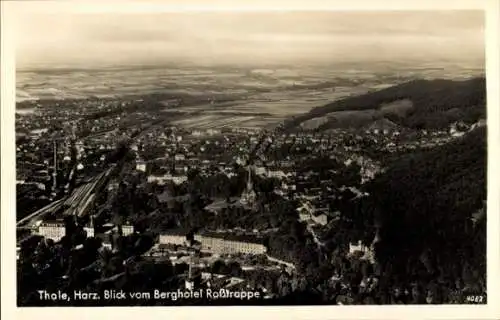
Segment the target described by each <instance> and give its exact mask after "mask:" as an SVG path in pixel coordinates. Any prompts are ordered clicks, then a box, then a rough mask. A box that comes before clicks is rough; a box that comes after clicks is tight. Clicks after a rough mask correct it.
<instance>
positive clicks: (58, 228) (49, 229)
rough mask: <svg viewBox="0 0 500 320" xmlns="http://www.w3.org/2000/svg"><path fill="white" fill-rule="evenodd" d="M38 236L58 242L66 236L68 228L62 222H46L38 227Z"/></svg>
mask: <svg viewBox="0 0 500 320" xmlns="http://www.w3.org/2000/svg"><path fill="white" fill-rule="evenodd" d="M38 234H39V235H41V236H43V237H45V238H47V239H52V240H54V241H55V242H58V241H60V240H61V239H62V238H63V237H64V236H65V235H66V226H65V225H64V222H62V221H45V222H42V223H41V224H40V226H39V227H38Z"/></svg>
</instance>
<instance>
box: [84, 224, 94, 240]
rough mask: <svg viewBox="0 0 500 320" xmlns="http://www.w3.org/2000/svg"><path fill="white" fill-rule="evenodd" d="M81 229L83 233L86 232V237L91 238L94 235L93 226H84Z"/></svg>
mask: <svg viewBox="0 0 500 320" xmlns="http://www.w3.org/2000/svg"><path fill="white" fill-rule="evenodd" d="M83 231H85V233H86V234H87V238H92V237H94V236H95V230H94V227H90V226H85V227H83Z"/></svg>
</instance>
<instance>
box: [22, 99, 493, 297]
mask: <svg viewBox="0 0 500 320" xmlns="http://www.w3.org/2000/svg"><path fill="white" fill-rule="evenodd" d="M147 103H151V101H148V100H147V99H144V98H136V97H134V98H131V99H129V100H126V99H124V100H123V101H121V100H113V99H102V100H99V99H89V100H81V101H80V100H75V101H70V100H68V101H64V100H62V101H58V102H57V103H55V104H54V105H53V106H52V107H50V106H48V105H44V106H42V105H40V104H37V102H34V103H33V105H31V106H30V110H31V112H25V113H18V114H17V115H16V116H17V119H16V120H17V121H16V126H17V137H16V139H17V190H16V191H17V197H18V202H17V203H18V205H17V220H18V223H17V228H18V232H17V236H18V267H19V268H23V270H24V271H23V279H22V281H23V282H24V286H25V287H23V285H21V290H29V289H23V288H29V287H30V286H29V285H27V284H26V283H27V281H28V280H30V281H35V282H36V283H37V285H38V286H37V288H38V290H41V288H45V289H46V290H47V288H52V289H55V290H57V289H61V288H73V289H76V288H77V289H79V290H91V289H92V290H103V289H104V288H115V286H116V285H117V283H124V284H123V286H124V288H129V289H134V290H136V289H137V290H139V288H136V287H135V286H139V287H140V289H158V290H167V289H169V290H178V289H182V290H196V289H200V288H212V289H214V290H215V289H228V290H240V291H241V290H251V291H258V292H261V295H256V296H260V297H261V298H260V300H261V299H265V300H269V301H273V300H274V301H282V300H279V299H284V298H285V297H290V296H292V297H293V294H294V293H297V292H298V293H300V292H305V291H306V290H308V292H316V293H317V294H319V295H327V294H328V292H331V291H332V290H337V291H339V292H342V294H336V295H335V301H334V303H336V304H355V303H372V302H373V299H374V298H373V297H371V296H370V293H371V292H376V290H377V281H378V280H377V279H378V277H379V276H380V273H379V271H378V270H377V261H376V259H375V255H374V247H375V246H376V244H377V241H378V239H379V236H378V226H377V223H376V221H375V220H374V221H366V222H365V223H366V224H368V228H369V229H370V230H372V232H371V236H370V238H369V239H367V238H366V237H363V236H361V235H360V232H359V230H357V229H358V228H359V226H357V223H355V222H353V221H354V220H355V217H354V216H353V215H355V211H354V210H352V203H353V202H355V201H354V200H355V199H359V198H363V197H367V196H369V194H368V193H367V192H365V191H364V190H363V186H364V184H365V183H367V182H368V181H370V180H372V179H373V178H374V177H376V176H377V175H378V174H380V173H381V172H383V171H384V170H385V167H386V166H387V165H388V164H389V162H390V160H391V158H392V157H393V156H395V155H401V154H404V153H405V152H411V151H412V150H415V149H431V148H434V147H436V146H439V145H442V144H446V143H448V142H449V141H451V140H453V139H456V138H459V137H461V136H462V135H464V134H465V133H466V132H468V131H470V130H473V129H475V128H476V127H480V126H484V125H485V121H484V120H481V121H479V122H477V123H475V124H473V125H466V124H464V123H454V124H453V125H451V126H450V128H449V130H434V131H431V130H410V129H405V128H401V127H398V126H396V125H394V124H391V123H389V124H388V123H384V122H383V121H381V122H374V123H373V124H372V125H370V126H368V127H365V128H362V129H332V130H328V131H326V132H325V131H324V132H315V131H313V130H295V131H292V132H290V131H286V130H283V128H282V127H281V126H280V125H277V126H276V127H274V128H270V129H268V128H255V127H235V126H231V125H222V126H220V127H210V128H183V127H181V126H176V125H173V119H177V118H179V117H185V116H186V114H184V113H179V112H177V111H175V110H168V111H167V112H164V111H158V110H155V109H152V108H144V107H141V106H143V105H144V104H147ZM179 104H180V105H182V103H176V106H178V105H179ZM131 106H132V109H131V108H130V107H131ZM365 228H366V226H365ZM352 268H356V269H357V270H362V271H360V274H361V276H360V277H358V275H357V274H356V275H354V276H352V275H351V276H349V275H346V274H345V272H344V271H345V270H347V269H352ZM138 279H142V280H138ZM31 285H33V284H32V283H31ZM353 291H354V292H356V293H358V292H363V293H366V294H364V295H362V296H363V297H364V298H363V299H364V300H363V301H356V300H355V298H354V295H353V294H352V292H353ZM407 291H408V290H407ZM25 293H26V294H24V295H20V296H23V297H25V299H28V302H27V301H24V303H28V304H29V303H33V304H34V305H40V304H41V305H43V302H44V301H37V299H36V296H37V295H36V291H35V292H34V294H30V293H29V292H25ZM406 295H411V293H410V292H406ZM313 297H314V295H312V296H311V299H313ZM29 299H31V300H29ZM321 299H323V301H329V300H328V299H330V297H323V298H320V300H321ZM201 300H202V299H201ZM201 300H200V301H198V302H197V303H204V302H203V301H201ZM260 300H259V301H258V302H255V301H253V300H248V301H246V302H245V303H254V304H261V303H262V301H260ZM45 302H46V301H45ZM129 302H130V301H128V302H127V301H118V302H116V301H115V303H124V304H127V303H129ZM108 303H112V302H109V301H108ZM157 303H167V302H166V301H163V302H162V301H159V302H157ZM168 303H173V304H175V303H187V302H186V301H185V300H182V301H180V300H179V301H170V302H168ZM193 303H195V302H193Z"/></svg>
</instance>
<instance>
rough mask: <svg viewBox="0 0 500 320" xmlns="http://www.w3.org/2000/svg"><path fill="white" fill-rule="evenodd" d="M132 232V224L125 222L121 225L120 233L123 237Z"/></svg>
mask: <svg viewBox="0 0 500 320" xmlns="http://www.w3.org/2000/svg"><path fill="white" fill-rule="evenodd" d="M133 233H134V226H133V225H130V224H125V225H123V226H122V234H123V236H124V237H126V236H128V235H131V234H133Z"/></svg>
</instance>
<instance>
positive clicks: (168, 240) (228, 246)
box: [159, 233, 267, 254]
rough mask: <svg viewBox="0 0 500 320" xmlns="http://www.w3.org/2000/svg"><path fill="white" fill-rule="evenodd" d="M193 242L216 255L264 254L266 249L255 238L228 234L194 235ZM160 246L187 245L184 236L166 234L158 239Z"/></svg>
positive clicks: (202, 249) (180, 234)
mask: <svg viewBox="0 0 500 320" xmlns="http://www.w3.org/2000/svg"><path fill="white" fill-rule="evenodd" d="M194 240H195V241H196V242H198V243H199V244H200V245H201V251H205V252H212V253H217V254H236V253H244V254H264V253H266V252H267V248H266V247H265V246H264V245H263V244H262V243H259V242H258V241H257V240H256V239H255V238H248V237H247V238H243V237H239V236H232V235H228V234H218V233H204V234H195V235H194ZM159 243H160V244H173V245H180V246H184V245H188V243H189V241H188V239H187V237H186V235H185V234H182V233H166V234H161V235H160V237H159Z"/></svg>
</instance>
